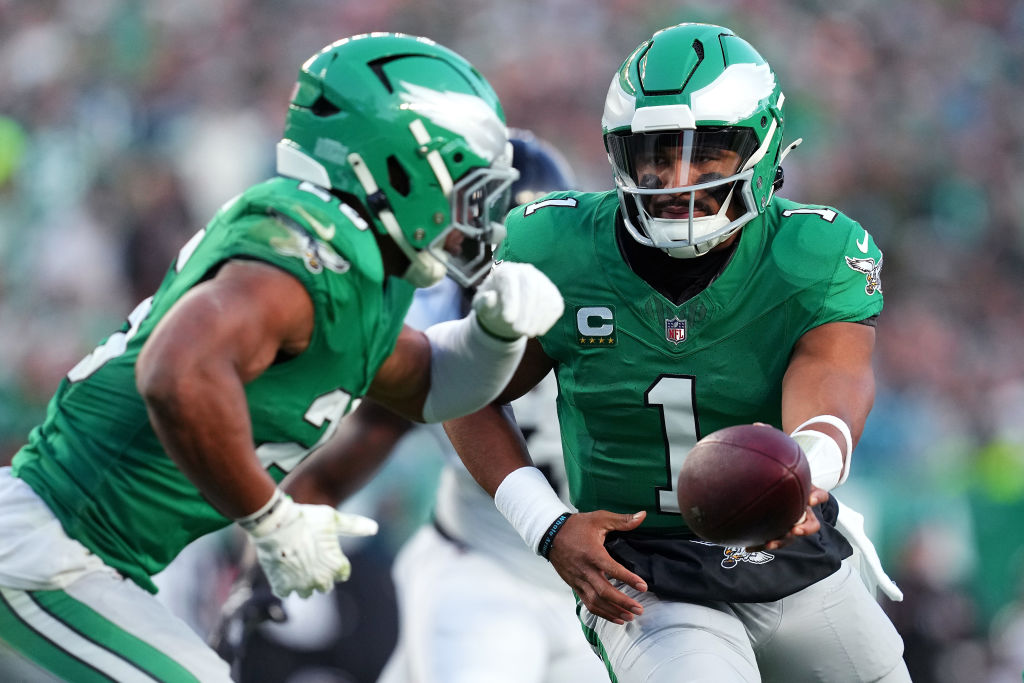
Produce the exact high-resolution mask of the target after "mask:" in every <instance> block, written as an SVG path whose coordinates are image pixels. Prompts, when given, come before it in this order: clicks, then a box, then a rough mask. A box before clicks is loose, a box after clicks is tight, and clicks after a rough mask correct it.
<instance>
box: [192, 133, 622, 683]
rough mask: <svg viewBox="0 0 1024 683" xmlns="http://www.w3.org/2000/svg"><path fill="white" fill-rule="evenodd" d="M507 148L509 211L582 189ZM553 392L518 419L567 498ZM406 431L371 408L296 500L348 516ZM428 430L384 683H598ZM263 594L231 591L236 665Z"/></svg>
mask: <svg viewBox="0 0 1024 683" xmlns="http://www.w3.org/2000/svg"><path fill="white" fill-rule="evenodd" d="M509 136H510V139H511V143H512V149H513V153H512V165H513V167H514V168H515V169H516V170H517V171H518V172H519V178H518V180H516V181H515V183H513V185H512V203H513V204H514V205H518V204H522V203H527V202H530V201H532V200H534V199H536V198H537V197H538V196H540V195H543V194H546V193H548V192H551V191H554V190H565V189H571V188H573V187H575V178H574V174H573V172H572V169H571V168H570V166H569V164H568V162H567V161H566V160H565V159H564V157H563V156H562V154H561V153H560V152H558V151H557V150H556V149H555V148H554V147H553V146H551V145H550V144H549V143H548V142H546V141H545V140H542V139H540V138H537V137H536V136H535V135H534V134H533V133H532V132H530V131H526V130H517V129H510V131H509ZM473 293H474V288H472V287H463V286H461V285H459V284H458V283H457V282H456V281H454V280H452V279H451V278H446V279H444V280H442V281H441V282H439V283H438V284H437V285H435V286H433V287H429V288H426V289H420V290H417V292H416V295H415V297H414V300H413V304H412V307H411V308H410V310H409V314H408V315H407V316H406V324H409V325H412V326H413V327H416V328H420V329H422V328H425V327H428V326H429V325H432V324H434V323H437V322H439V321H443V320H452V319H456V318H459V317H461V316H462V315H463V314H464V313H465V311H466V309H467V308H468V307H469V305H470V301H471V300H472V297H473ZM554 391H555V387H554V378H553V376H549V377H548V378H547V379H546V380H545V381H544V382H542V383H541V384H539V385H538V386H537V387H536V388H535V389H534V390H533V391H531V392H530V393H528V394H527V395H526V396H523V397H522V398H521V399H519V400H518V401H516V402H515V404H514V408H515V413H516V418H517V421H518V424H519V426H520V428H521V430H522V432H523V434H524V435H525V438H526V441H527V443H528V444H529V448H530V452H531V454H532V456H533V458H534V461H535V462H536V463H537V464H538V466H540V467H542V468H543V469H544V471H545V474H546V476H547V477H548V479H549V480H550V481H551V482H552V485H553V486H555V487H556V488H557V489H558V490H560V491H561V490H562V488H563V487H564V484H565V476H564V468H563V466H562V462H561V454H562V451H561V443H560V440H559V436H558V425H557V422H556V421H555V415H554ZM412 426H413V425H412V423H410V422H409V421H408V420H405V419H403V418H401V417H400V416H397V415H395V414H394V413H392V412H390V411H388V410H386V409H383V408H381V407H380V406H379V405H378V404H375V403H373V402H372V401H365V402H363V403H362V404H361V405H360V406H359V408H358V409H357V410H356V411H354V412H353V413H352V415H351V416H349V417H348V418H347V419H346V420H345V422H344V423H343V425H342V427H341V430H340V431H341V432H343V433H344V434H345V435H346V436H344V437H343V438H341V439H338V440H337V441H336V442H334V443H332V444H329V445H328V446H327V447H325V448H324V449H322V450H321V451H320V452H318V453H317V456H316V457H315V458H311V459H310V460H309V461H307V463H305V464H304V466H303V467H302V468H300V469H298V470H296V472H295V473H294V475H293V476H292V477H291V478H290V479H289V481H288V482H287V484H286V488H287V490H288V491H289V493H291V494H292V496H293V497H294V498H295V499H296V500H310V501H317V502H322V503H326V504H337V503H339V502H341V501H342V500H344V499H345V498H347V497H348V496H349V495H350V494H351V493H352V492H353V491H354V490H355V489H356V488H358V487H359V486H360V485H361V484H362V483H363V482H365V481H366V480H367V479H368V478H369V477H370V475H372V473H373V472H374V471H375V470H376V469H377V467H378V466H379V465H380V464H381V463H382V462H383V461H384V459H385V458H386V457H387V456H388V454H389V453H390V452H391V451H392V449H393V448H394V447H395V445H396V444H397V443H398V441H399V439H400V438H401V437H403V436H404V435H405V434H406V433H407V432H408V430H409V429H410V428H411V427H412ZM423 429H427V430H429V431H431V432H433V433H434V435H435V436H436V438H437V439H438V443H439V445H440V447H441V449H442V453H443V455H444V460H445V464H444V466H443V467H442V470H441V473H440V482H439V487H438V490H437V497H436V501H435V507H434V514H433V519H432V521H431V523H430V524H427V525H425V526H423V527H422V528H420V529H419V530H418V531H417V532H415V534H414V535H413V536H412V537H411V538H410V539H409V540H408V541H407V542H406V543H405V545H404V546H403V547H402V548H401V550H400V551H399V553H398V555H397V557H396V559H395V565H394V568H393V572H392V573H393V578H394V584H395V587H396V590H397V598H398V610H399V637H398V643H397V646H396V648H395V650H394V652H393V653H392V655H391V658H390V660H389V662H388V664H387V667H386V668H385V670H384V672H383V673H382V674H381V676H380V678H379V679H378V680H379V682H380V683H399V682H401V681H418V682H420V683H431V682H436V683H455V682H456V681H493V682H495V683H499V682H501V681H509V682H510V683H511V682H515V683H529V682H531V681H533V682H536V683H542V682H545V681H547V682H550V683H564V682H566V681H574V680H579V681H594V680H599V679H601V678H603V677H604V665H603V664H602V662H601V660H600V658H598V657H596V656H595V655H594V653H593V652H592V651H591V650H590V648H589V645H588V644H587V642H586V640H585V639H583V638H582V637H581V635H580V629H579V624H578V623H577V622H576V619H575V617H574V615H573V608H574V603H573V598H572V594H571V592H570V591H569V589H568V588H567V587H566V586H565V584H564V583H563V582H562V581H561V580H560V579H559V578H558V575H557V574H556V573H555V572H554V571H553V570H552V569H551V567H549V566H547V563H546V562H544V561H543V560H542V559H541V558H539V557H537V556H536V555H535V554H534V553H532V552H530V550H529V549H528V548H526V547H525V546H524V545H523V543H522V541H521V540H520V539H519V536H518V535H517V534H516V533H515V530H514V529H513V528H512V527H511V526H510V525H509V524H508V522H507V521H506V520H505V519H504V518H503V517H502V516H501V515H500V514H499V513H498V511H497V509H496V508H495V507H494V502H493V501H492V500H491V498H490V496H488V495H487V493H486V492H485V491H484V490H483V489H481V488H480V486H479V485H478V484H477V483H476V482H475V481H474V480H473V478H472V476H470V474H469V473H468V472H467V471H466V469H465V467H464V466H463V465H462V463H461V461H460V460H459V458H458V455H456V453H455V451H454V450H453V449H452V447H451V443H450V442H449V441H448V439H447V437H446V436H445V434H444V432H443V431H442V430H441V428H440V426H438V425H428V426H426V427H423ZM254 569H256V570H257V571H258V567H255V568H254ZM246 583H251V584H252V585H248V586H247V585H246ZM263 584H264V582H263V580H262V577H260V576H252V572H251V571H250V572H246V575H245V576H243V579H242V582H241V583H240V584H239V585H237V586H236V587H235V591H236V592H240V593H241V594H242V595H247V596H249V597H248V598H247V599H246V601H245V602H241V603H239V602H237V601H235V600H229V601H228V603H226V605H225V607H226V608H227V612H228V613H227V614H226V615H225V620H224V621H223V622H222V623H221V624H220V625H219V627H218V628H217V629H215V631H214V634H213V638H212V642H213V643H214V644H215V646H216V647H217V648H218V650H219V651H221V652H222V654H223V655H226V656H227V657H228V658H230V657H241V658H244V657H246V654H245V653H247V652H251V651H252V648H251V647H246V645H247V644H248V643H247V642H245V640H244V639H246V638H249V637H250V634H251V632H252V629H253V626H254V623H253V622H254V621H260V620H265V619H269V620H272V621H281V620H282V619H283V618H284V617H285V614H284V613H283V612H282V611H281V609H282V606H281V605H280V604H279V603H278V604H275V601H273V598H272V596H269V595H268V591H267V590H266V587H265V585H263ZM344 620H345V617H344V615H342V621H344ZM286 627H287V626H285V628H286ZM280 628H282V627H280V626H279V627H277V630H279V629H280ZM240 664H244V662H242V663H240ZM239 670H240V671H245V670H246V667H244V666H239Z"/></svg>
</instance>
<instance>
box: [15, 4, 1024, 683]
mask: <svg viewBox="0 0 1024 683" xmlns="http://www.w3.org/2000/svg"><path fill="white" fill-rule="evenodd" d="M710 5H711V3H699V2H693V1H692V0H686V1H683V2H680V1H676V2H666V1H663V0H647V1H645V2H638V1H637V0H615V1H613V2H605V3H592V2H588V1H587V0H545V1H544V2H542V3H534V4H532V5H531V6H530V7H529V9H527V7H526V6H524V5H521V4H519V3H512V2H504V1H502V0H476V1H474V2H470V1H468V0H460V1H449V2H440V1H439V0H428V1H425V0H416V1H415V2H414V1H413V0H377V1H376V2H373V3H362V2H348V1H343V2H337V1H328V0H313V1H309V0H305V1H303V2H298V1H297V0H284V1H281V2H273V3H271V2H259V1H258V0H216V1H211V0H179V1H176V2H168V1H164V0H161V1H159V2H140V1H137V0H136V1H131V0H89V2H75V1H72V0H36V1H34V2H31V3H27V2H18V1H17V0H0V347H2V348H3V350H4V352H3V357H4V362H3V363H2V364H0V463H6V461H7V459H9V457H10V456H11V455H13V453H14V451H15V450H16V449H17V448H18V447H19V446H20V445H21V443H22V442H23V440H24V438H25V435H26V434H27V432H28V430H29V429H30V428H31V427H32V426H33V425H34V424H35V423H36V422H37V421H38V420H39V419H40V418H41V416H42V414H43V410H44V408H45V401H46V400H47V399H48V398H49V396H50V394H51V393H52V391H53V389H54V387H55V386H56V385H57V383H58V381H59V379H60V377H61V376H62V375H63V374H64V373H65V372H66V371H67V370H68V368H70V367H71V366H72V365H73V364H74V363H75V362H76V361H77V360H78V359H79V358H81V357H82V356H83V355H84V354H85V353H87V352H88V351H89V350H91V348H92V347H93V345H94V344H95V343H96V342H97V341H98V340H99V339H101V338H102V337H104V336H106V334H107V333H108V332H109V331H110V330H113V329H115V328H116V327H117V326H118V325H119V324H120V322H121V318H122V317H123V316H124V315H125V314H126V312H127V311H129V310H130V309H131V308H132V306H133V304H134V303H135V302H137V301H138V300H140V299H142V298H144V297H145V296H147V295H148V294H149V293H151V292H152V291H153V290H154V289H155V288H156V286H157V284H158V283H159V281H160V279H161V278H162V277H163V269H164V267H165V265H166V263H168V262H169V259H170V257H171V255H173V254H174V253H175V252H176V251H177V249H178V248H179V247H180V245H181V244H182V243H184V241H185V240H186V239H188V237H189V236H190V235H191V234H192V233H193V232H194V231H195V230H197V229H198V228H199V227H200V225H199V221H200V220H205V217H207V216H209V215H210V214H211V213H212V212H213V211H214V210H215V209H216V208H217V206H219V205H220V204H221V203H222V202H223V200H224V198H225V197H230V196H232V195H234V194H235V193H236V192H238V191H239V190H241V189H242V188H244V187H245V186H246V185H248V184H250V183H252V182H255V181H257V180H259V179H261V178H263V177H266V176H268V175H270V174H271V173H272V169H273V159H272V158H270V157H269V156H267V155H266V152H267V150H272V149H273V144H272V143H273V141H274V140H275V139H276V138H277V136H278V135H279V131H280V130H281V127H282V123H283V121H282V118H281V117H282V112H281V107H280V106H279V103H280V101H281V100H282V99H283V98H284V97H286V96H287V94H288V88H290V87H291V85H292V83H293V82H294V78H295V73H294V71H295V68H294V67H295V64H297V63H298V61H299V60H300V59H301V58H302V56H304V55H306V54H307V53H309V52H310V49H311V47H317V46H320V45H323V44H325V43H327V42H329V41H330V40H333V39H335V38H338V37H342V36H347V35H351V34H355V33H360V32H364V31H371V30H390V31H407V32H410V33H416V34H421V35H427V36H430V37H433V38H435V39H437V40H438V41H440V42H442V43H443V44H445V45H448V46H450V47H452V48H453V49H455V50H457V51H459V52H460V53H462V54H464V55H466V56H467V57H468V58H470V59H471V61H472V62H473V63H474V64H475V65H476V66H477V67H478V68H479V69H480V70H481V71H482V72H484V74H485V75H486V76H487V78H488V79H489V80H490V81H491V83H492V84H493V85H494V86H495V89H496V90H497V92H498V93H499V95H500V97H501V99H502V102H503V104H504V106H505V109H506V115H507V118H508V120H509V122H510V123H511V124H512V125H515V126H521V127H524V128H530V129H532V130H533V131H535V132H536V133H537V134H538V135H540V136H542V137H544V138H546V139H548V140H551V141H553V142H555V143H556V144H557V145H558V147H559V148H560V149H561V150H562V151H563V152H564V153H565V155H566V156H567V157H568V158H569V159H570V160H571V161H572V163H573V165H574V167H575V168H576V170H577V173H578V176H579V185H580V186H581V188H582V189H588V190H590V189H593V190H596V189H604V188H607V187H610V183H611V177H610V174H609V173H608V165H607V162H606V160H605V158H604V151H603V147H602V144H601V130H600V123H599V118H600V117H599V112H600V110H601V107H602V104H603V100H604V94H605V89H606V86H607V78H608V74H611V73H613V72H614V69H615V67H616V66H617V64H618V61H619V59H620V58H621V55H623V54H625V53H626V52H627V51H628V50H629V49H630V48H632V47H633V46H634V45H635V44H636V43H637V41H638V40H640V39H641V38H642V37H644V36H646V35H648V33H649V32H650V30H652V29H653V28H655V27H658V26H665V25H669V24H671V23H675V22H680V21H690V20H693V21H712V22H716V23H721V24H725V25H728V26H730V27H732V28H734V29H735V30H736V31H737V32H738V33H739V34H740V35H744V34H746V35H750V36H751V37H752V38H754V39H755V40H756V42H757V44H758V45H759V46H760V49H761V51H762V53H763V54H764V55H765V56H766V57H767V58H768V59H769V60H770V61H771V62H772V64H773V66H774V67H775V69H776V70H777V71H778V72H779V74H780V77H781V78H782V79H783V82H784V83H785V84H786V85H787V89H786V96H787V102H786V107H787V122H786V128H787V130H786V136H787V138H788V139H789V140H794V139H796V138H804V139H805V140H806V142H805V143H804V144H803V145H802V146H801V147H800V148H799V149H798V150H796V153H795V154H794V156H792V157H790V160H789V162H788V163H787V164H786V173H787V175H786V185H785V188H784V189H783V190H782V191H781V193H780V194H782V195H783V196H787V197H791V198H793V199H796V200H803V199H805V198H809V197H814V198H815V199H818V198H824V199H821V200H820V201H823V202H826V203H829V204H831V205H833V206H836V207H838V208H840V209H842V210H843V211H844V212H846V213H849V214H850V215H852V216H855V217H857V218H858V219H859V220H860V221H861V222H862V223H863V224H864V225H865V227H868V228H869V229H870V231H871V232H872V234H873V235H874V236H875V238H876V239H877V241H878V243H879V245H880V246H881V247H882V249H883V250H884V251H885V267H884V269H883V271H882V276H883V287H884V290H885V293H886V310H885V312H884V313H883V315H882V318H881V320H880V322H879V334H878V344H879V348H878V353H877V358H878V367H877V371H878V381H879V385H878V395H877V398H876V404H875V409H874V411H873V413H872V416H871V418H870V419H869V421H868V424H867V428H866V430H865V433H864V436H863V439H862V441H861V444H860V446H859V447H858V449H857V457H856V459H855V466H854V467H855V469H854V475H855V476H854V477H852V479H851V481H850V482H849V483H848V484H846V485H845V487H844V489H843V490H842V491H841V493H842V494H844V496H845V497H847V499H849V500H851V501H856V503H857V506H858V507H859V508H860V509H861V511H862V512H865V513H866V514H867V517H868V520H869V523H870V524H871V526H872V532H873V535H874V536H875V539H876V542H877V543H878V545H879V550H880V552H881V554H882V556H883V560H885V562H886V564H887V566H888V568H889V569H890V573H891V574H892V575H893V576H894V578H895V579H896V580H897V582H898V583H900V585H901V586H902V587H903V589H904V591H905V593H906V594H907V599H906V601H905V602H903V603H900V604H886V608H887V609H888V610H889V611H890V614H891V615H892V616H893V620H894V622H895V623H896V624H897V626H898V628H899V629H900V631H901V634H902V635H903V637H904V640H905V642H906V648H907V650H906V658H907V662H908V666H909V667H910V670H911V673H912V674H913V675H914V680H915V681H925V682H927V681H936V682H941V683H945V682H954V681H971V682H980V683H1002V682H1003V681H1019V680H1020V675H1021V671H1022V669H1024V638H1022V637H1021V632H1022V630H1024V607H1022V605H1024V531H1022V529H1021V526H1020V524H1019V521H1018V520H1019V519H1020V518H1021V515H1024V420H1022V419H1021V416H1022V415H1024V352H1022V351H1021V342H1020V340H1021V339H1022V338H1024V302H1022V297H1021V294H1020V293H1021V292H1022V291H1024V193H1022V192H1020V190H1019V188H1020V187H1021V186H1022V185H1024V120H1022V119H1021V117H1020V116H1019V114H1018V113H1019V112H1020V111H1021V110H1022V109H1024V68H1022V65H1024V4H1022V3H1020V2H1016V1H1014V0H906V1H905V2H900V3H886V2H880V1H879V0H849V1H848V2H844V3H834V2H828V0H801V1H800V2H788V3H762V2H757V1H755V0H720V1H719V2H716V3H714V8H712V7H711V6H710ZM434 465H436V463H429V462H423V463H417V462H412V463H409V462H406V463H404V464H402V466H401V467H402V468H403V469H402V470H400V471H398V472H397V473H393V474H392V475H391V476H393V477H394V478H395V479H401V480H402V481H405V482H407V483H405V484H403V485H404V486H406V487H408V489H409V490H408V495H409V500H411V501H413V502H414V503H416V504H409V505H408V506H406V507H404V508H402V509H399V510H391V511H390V512H389V513H388V515H386V516H385V518H384V519H385V520H386V519H387V518H389V517H390V518H393V519H394V524H392V525H391V526H390V527H389V526H388V522H387V521H384V522H383V525H382V526H383V527H384V529H383V531H384V532H385V533H390V534H391V535H392V536H393V547H397V545H398V543H399V542H400V541H401V540H402V536H403V534H406V533H408V531H409V530H410V529H411V528H412V523H411V522H410V521H409V520H408V517H409V516H410V515H415V514H417V509H418V508H417V505H418V506H419V508H422V507H423V505H422V501H419V500H418V499H417V496H422V492H423V491H424V490H430V486H429V485H428V486H426V487H425V488H423V487H422V486H420V487H417V484H415V483H414V482H415V481H416V480H417V476H416V473H417V472H420V471H422V468H426V469H428V470H429V468H430V467H432V466H434ZM410 474H411V476H409V475H410ZM428 478H429V477H428ZM388 504H389V505H392V506H394V505H395V503H394V501H393V500H392V501H390V502H389V503H388ZM426 504H427V505H429V501H427V502H426ZM0 667H2V663H0Z"/></svg>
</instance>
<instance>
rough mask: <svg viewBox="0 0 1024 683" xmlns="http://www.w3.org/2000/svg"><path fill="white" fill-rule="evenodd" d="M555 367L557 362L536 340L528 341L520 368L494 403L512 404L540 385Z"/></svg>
mask: <svg viewBox="0 0 1024 683" xmlns="http://www.w3.org/2000/svg"><path fill="white" fill-rule="evenodd" d="M554 366H555V362H554V361H553V360H552V359H551V357H550V356H548V355H547V354H546V353H545V352H544V349H543V347H541V345H540V342H539V341H537V339H536V338H532V339H529V340H527V342H526V350H525V351H524V352H523V357H522V359H521V360H520V361H519V367H518V368H516V372H515V374H514V375H513V376H512V379H511V380H510V381H509V383H508V385H507V386H506V387H505V389H504V390H503V391H502V392H501V394H499V395H498V397H497V398H496V399H494V403H497V404H499V405H500V404H504V403H511V402H512V401H514V400H515V399H517V398H519V397H520V396H523V395H525V394H526V393H527V392H528V391H530V389H533V388H534V387H535V386H537V385H538V384H540V382H541V380H542V379H544V377H545V376H547V374H548V373H549V372H551V369H552V368H553V367H554Z"/></svg>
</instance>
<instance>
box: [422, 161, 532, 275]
mask: <svg viewBox="0 0 1024 683" xmlns="http://www.w3.org/2000/svg"><path fill="white" fill-rule="evenodd" d="M518 177H519V173H518V172H517V171H516V170H515V169H513V168H511V167H502V166H491V167H487V168H476V169H473V170H472V171H470V172H469V173H467V174H466V175H465V176H463V177H462V178H460V179H459V180H458V181H457V182H456V183H455V184H454V186H453V187H452V192H451V215H452V222H451V225H449V226H448V228H447V229H445V230H443V231H442V232H441V233H440V234H439V235H438V236H437V237H436V238H435V239H434V240H433V241H432V242H431V243H430V245H429V246H428V247H427V249H428V250H429V251H430V253H431V254H432V255H433V256H435V257H436V258H438V259H440V260H441V261H442V262H443V263H444V264H445V266H446V267H447V269H448V274H449V275H451V276H452V278H454V279H455V281H456V282H458V283H459V284H461V285H463V286H464V287H468V286H471V285H473V284H475V282H476V281H477V280H478V279H479V278H480V277H481V276H482V275H484V274H485V273H486V272H487V271H488V270H489V269H490V267H491V260H492V256H493V254H494V249H495V247H496V246H497V245H498V243H499V242H501V240H502V239H503V238H504V237H505V214H506V213H508V209H509V201H510V199H511V188H512V183H513V182H515V180H516V179H517V178H518Z"/></svg>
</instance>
